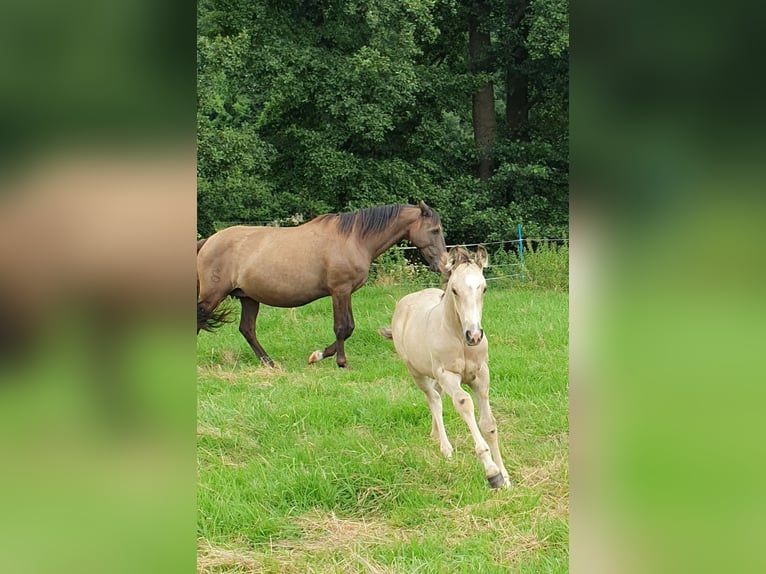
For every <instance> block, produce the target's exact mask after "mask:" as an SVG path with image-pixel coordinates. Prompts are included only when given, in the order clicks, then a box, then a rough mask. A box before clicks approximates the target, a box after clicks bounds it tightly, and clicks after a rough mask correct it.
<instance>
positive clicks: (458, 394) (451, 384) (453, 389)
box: [439, 370, 505, 488]
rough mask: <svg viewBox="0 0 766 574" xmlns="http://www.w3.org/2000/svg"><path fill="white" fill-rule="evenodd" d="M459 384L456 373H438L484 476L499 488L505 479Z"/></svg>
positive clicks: (471, 403)
mask: <svg viewBox="0 0 766 574" xmlns="http://www.w3.org/2000/svg"><path fill="white" fill-rule="evenodd" d="M460 382H461V377H460V375H458V374H456V373H452V372H450V371H445V370H441V371H440V372H439V384H440V385H441V386H442V388H443V389H444V392H445V393H447V395H449V396H450V397H452V404H453V405H454V406H455V410H456V411H457V412H458V414H459V415H460V418H462V419H463V421H464V422H465V424H466V425H468V429H469V430H470V431H471V436H472V437H473V441H474V444H475V445H476V456H478V457H479V460H480V461H481V464H482V466H483V467H484V476H485V477H486V479H487V481H489V485H490V486H491V487H492V488H499V487H501V486H502V485H503V482H504V481H505V477H504V476H503V475H502V472H501V470H500V468H499V467H498V465H497V464H495V461H493V460H492V453H491V451H490V447H489V445H488V444H487V441H486V440H484V437H483V436H482V433H481V431H480V430H479V426H478V425H477V424H476V415H475V414H474V410H473V400H471V395H469V394H468V393H467V392H465V391H464V390H463V389H462V388H461V386H460Z"/></svg>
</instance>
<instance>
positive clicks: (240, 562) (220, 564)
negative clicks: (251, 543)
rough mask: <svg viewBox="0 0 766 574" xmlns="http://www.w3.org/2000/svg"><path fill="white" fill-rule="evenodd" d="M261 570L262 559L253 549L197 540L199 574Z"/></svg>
mask: <svg viewBox="0 0 766 574" xmlns="http://www.w3.org/2000/svg"><path fill="white" fill-rule="evenodd" d="M259 571H260V561H259V560H258V559H257V558H256V555H255V553H254V552H252V551H249V550H243V549H235V548H231V547H228V548H224V547H221V546H213V545H212V544H210V542H208V541H207V540H204V539H200V540H198V541H197V574H213V573H217V572H232V573H234V572H237V573H240V572H241V573H245V572H247V573H250V572H259Z"/></svg>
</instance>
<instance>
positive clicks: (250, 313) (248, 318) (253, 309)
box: [239, 297, 274, 367]
mask: <svg viewBox="0 0 766 574" xmlns="http://www.w3.org/2000/svg"><path fill="white" fill-rule="evenodd" d="M239 302H240V303H242V316H241V317H240V319H239V332H240V333H242V336H243V337H244V338H245V340H246V341H247V342H248V344H249V345H250V348H251V349H253V352H255V354H256V355H258V358H259V359H260V360H261V362H262V363H263V364H264V365H266V366H267V367H273V366H274V361H272V360H271V358H270V357H269V356H268V355H267V354H266V351H264V350H263V347H261V344H260V343H259V342H258V339H256V337H255V320H256V319H257V318H258V310H259V309H260V307H261V304H260V303H259V302H258V301H256V300H255V299H251V298H250V297H240V298H239Z"/></svg>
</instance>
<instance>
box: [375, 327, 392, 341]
mask: <svg viewBox="0 0 766 574" xmlns="http://www.w3.org/2000/svg"><path fill="white" fill-rule="evenodd" d="M378 333H380V336H381V337H383V338H385V339H393V338H394V335H393V333H392V332H391V327H381V328H380V329H378Z"/></svg>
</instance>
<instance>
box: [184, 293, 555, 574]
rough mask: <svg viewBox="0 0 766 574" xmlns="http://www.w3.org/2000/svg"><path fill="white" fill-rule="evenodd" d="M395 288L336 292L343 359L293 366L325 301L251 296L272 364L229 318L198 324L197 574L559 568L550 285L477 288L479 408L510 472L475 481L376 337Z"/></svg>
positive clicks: (460, 432) (463, 443) (300, 360)
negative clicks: (481, 367) (346, 334)
mask: <svg viewBox="0 0 766 574" xmlns="http://www.w3.org/2000/svg"><path fill="white" fill-rule="evenodd" d="M410 290H411V289H407V288H403V287H377V286H368V287H365V288H363V289H362V290H360V291H359V292H357V293H356V294H355V295H354V299H353V306H354V316H355V320H356V331H355V332H354V334H353V336H352V337H351V339H349V341H348V342H347V344H346V352H347V356H348V360H349V365H350V366H351V370H349V371H344V370H341V369H338V368H337V367H336V366H335V362H334V359H326V360H324V361H322V362H320V363H319V364H317V365H312V366H309V365H308V364H307V359H308V356H309V354H310V352H311V351H312V350H314V349H321V348H324V346H325V345H327V344H328V343H329V342H330V340H331V339H332V337H333V335H332V313H331V304H330V300H329V299H324V300H320V301H317V302H315V303H312V304H310V305H307V306H305V307H302V308H298V309H274V308H269V307H263V308H262V309H261V314H260V316H259V320H258V333H259V340H260V341H261V343H262V344H263V346H264V347H265V348H266V350H267V351H268V352H269V354H270V355H271V357H272V358H273V359H274V361H275V362H276V363H277V367H276V368H275V369H267V368H265V367H262V366H260V364H259V363H258V361H257V359H256V357H255V355H254V354H253V353H252V352H251V351H250V348H249V347H248V346H247V343H246V342H245V341H244V339H243V338H242V337H241V336H240V334H239V332H238V331H237V328H236V325H234V324H229V325H226V326H224V327H222V328H221V329H220V330H219V331H218V332H216V333H212V334H209V333H202V334H200V335H199V337H198V343H197V345H198V347H197V349H198V351H197V352H198V422H197V435H198V450H197V452H198V472H199V488H198V500H197V504H198V539H199V545H198V546H199V552H198V554H199V556H198V558H199V571H200V572H273V573H285V572H295V573H304V572H328V573H329V572H401V573H411V572H466V573H475V574H481V573H492V572H498V573H500V572H508V571H513V572H566V571H568V516H569V503H568V464H567V459H568V415H567V413H568V404H567V397H568V383H567V372H568V364H567V356H568V350H567V343H568V332H567V326H568V308H567V294H566V293H562V292H554V291H540V290H534V289H513V288H501V287H499V286H495V285H491V286H490V289H489V290H488V292H487V297H486V302H485V311H484V321H483V326H484V329H485V331H486V333H487V335H488V338H489V343H490V371H491V377H492V378H491V387H490V403H491V404H492V408H493V412H494V414H495V417H496V418H497V421H498V428H499V437H500V448H501V450H502V452H503V455H504V462H505V465H506V468H507V469H508V471H509V473H510V475H511V480H512V482H513V488H512V489H510V490H505V489H503V490H501V491H492V490H490V489H489V487H488V484H487V482H486V480H485V479H484V475H483V471H482V468H481V465H480V463H479V461H478V459H477V458H476V456H475V455H474V452H473V450H474V449H473V443H472V440H471V437H470V434H469V432H468V429H467V428H466V426H465V424H464V423H463V422H462V421H461V420H460V418H459V417H458V415H457V414H456V413H455V410H454V408H453V407H452V404H451V402H450V401H449V399H447V400H446V401H445V405H444V419H445V426H446V428H447V434H448V435H449V437H450V440H451V441H452V443H453V445H454V447H455V453H454V455H453V458H452V460H447V459H445V458H444V457H443V456H442V455H441V453H440V451H439V447H438V444H437V443H436V442H434V441H433V440H432V439H431V438H430V436H429V432H430V428H431V418H430V413H429V411H428V408H427V406H426V404H425V400H424V398H423V395H422V393H421V391H420V390H418V389H417V388H416V387H415V385H414V383H413V382H412V380H411V379H410V377H409V375H408V374H407V372H406V369H405V368H404V365H403V363H402V362H401V360H400V359H399V358H398V356H397V355H396V353H395V352H394V349H393V345H392V344H391V342H390V341H386V340H384V339H382V338H381V337H380V336H379V335H378V334H377V329H378V328H379V327H381V326H384V325H388V324H390V319H391V314H392V312H393V309H394V305H395V304H396V301H397V300H398V299H399V298H400V297H401V296H403V295H404V294H406V293H407V292H409V291H410ZM232 305H233V306H234V308H235V309H237V308H238V304H237V303H232ZM236 316H237V317H238V312H237V313H236Z"/></svg>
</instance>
